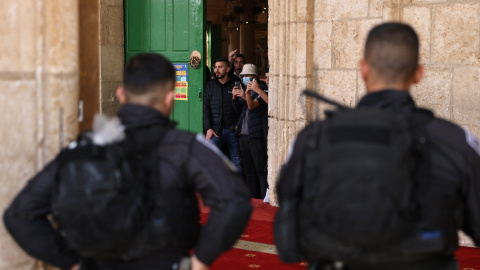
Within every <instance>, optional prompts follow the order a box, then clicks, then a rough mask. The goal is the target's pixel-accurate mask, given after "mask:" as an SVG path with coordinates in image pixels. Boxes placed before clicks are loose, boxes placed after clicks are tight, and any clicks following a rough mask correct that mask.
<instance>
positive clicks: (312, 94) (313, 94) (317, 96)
mask: <svg viewBox="0 0 480 270" xmlns="http://www.w3.org/2000/svg"><path fill="white" fill-rule="evenodd" d="M303 94H304V95H306V96H309V97H313V98H315V99H316V100H320V101H323V102H325V103H328V104H331V105H333V106H335V107H337V108H338V109H340V110H352V109H353V108H350V107H347V106H344V105H342V104H340V103H338V102H336V101H334V100H332V99H329V98H327V97H325V96H323V95H320V94H318V93H316V92H314V91H311V90H304V91H303Z"/></svg>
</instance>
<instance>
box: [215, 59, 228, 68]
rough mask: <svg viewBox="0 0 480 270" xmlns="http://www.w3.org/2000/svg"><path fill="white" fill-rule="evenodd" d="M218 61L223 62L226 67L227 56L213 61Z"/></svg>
mask: <svg viewBox="0 0 480 270" xmlns="http://www.w3.org/2000/svg"><path fill="white" fill-rule="evenodd" d="M218 62H224V63H225V65H226V66H227V67H228V65H229V64H228V59H227V58H223V57H222V58H218V59H217V61H215V63H218Z"/></svg>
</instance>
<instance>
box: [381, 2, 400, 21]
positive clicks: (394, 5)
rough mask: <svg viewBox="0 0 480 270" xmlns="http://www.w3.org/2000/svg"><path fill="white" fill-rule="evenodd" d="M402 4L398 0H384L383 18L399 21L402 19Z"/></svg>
mask: <svg viewBox="0 0 480 270" xmlns="http://www.w3.org/2000/svg"><path fill="white" fill-rule="evenodd" d="M401 11H402V10H401V6H400V5H399V2H398V0H384V1H383V20H384V21H395V22H398V21H400V19H401Z"/></svg>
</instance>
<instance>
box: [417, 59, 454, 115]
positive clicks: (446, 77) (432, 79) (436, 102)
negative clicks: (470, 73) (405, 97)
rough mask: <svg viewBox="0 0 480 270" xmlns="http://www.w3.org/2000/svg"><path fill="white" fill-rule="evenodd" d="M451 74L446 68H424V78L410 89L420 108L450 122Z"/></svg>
mask: <svg viewBox="0 0 480 270" xmlns="http://www.w3.org/2000/svg"><path fill="white" fill-rule="evenodd" d="M451 89H452V73H451V71H450V69H448V68H431V67H426V68H425V74H424V78H423V80H422V81H420V83H419V84H418V85H415V86H414V87H412V89H411V94H412V96H413V98H414V100H415V102H416V104H417V105H418V106H420V107H424V108H427V109H430V110H432V111H433V112H434V113H435V115H436V116H438V117H442V118H445V119H448V120H450V115H451V110H452V108H451V105H450V101H451V94H450V92H451Z"/></svg>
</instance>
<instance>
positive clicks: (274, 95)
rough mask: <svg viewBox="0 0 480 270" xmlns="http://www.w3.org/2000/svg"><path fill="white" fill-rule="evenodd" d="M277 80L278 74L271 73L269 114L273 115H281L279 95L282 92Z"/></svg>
mask: <svg viewBox="0 0 480 270" xmlns="http://www.w3.org/2000/svg"><path fill="white" fill-rule="evenodd" d="M277 81H278V78H277V75H270V87H269V93H268V115H271V116H278V115H279V111H278V100H279V95H281V92H280V91H279V88H278V87H277ZM272 82H274V84H272Z"/></svg>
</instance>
